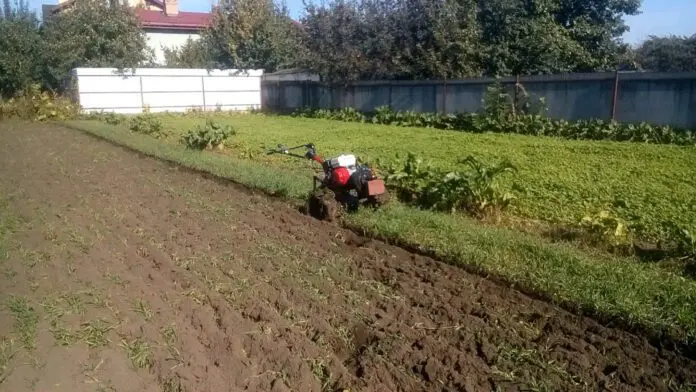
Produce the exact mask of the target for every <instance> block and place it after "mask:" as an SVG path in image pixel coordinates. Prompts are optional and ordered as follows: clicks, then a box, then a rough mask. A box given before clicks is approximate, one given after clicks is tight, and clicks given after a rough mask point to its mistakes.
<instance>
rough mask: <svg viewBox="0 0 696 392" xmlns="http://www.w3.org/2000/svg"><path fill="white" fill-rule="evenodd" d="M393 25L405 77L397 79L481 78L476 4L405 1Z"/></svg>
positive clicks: (465, 0)
mask: <svg viewBox="0 0 696 392" xmlns="http://www.w3.org/2000/svg"><path fill="white" fill-rule="evenodd" d="M392 19H393V21H392V23H394V24H395V26H400V27H401V28H399V29H397V30H396V31H395V33H394V34H395V40H394V42H395V46H396V47H395V49H394V53H396V54H398V55H399V57H400V59H401V63H402V64H403V67H402V68H403V70H405V71H406V73H405V74H400V75H399V74H398V73H397V75H396V76H397V77H399V78H404V77H410V78H417V79H433V78H434V79H443V78H447V79H454V78H464V77H474V76H479V75H480V74H481V67H480V58H479V50H478V49H479V45H480V30H479V28H478V25H477V21H476V4H475V2H474V1H472V0H444V1H432V0H405V1H402V2H400V3H399V7H398V9H397V11H396V15H395V16H394V18H392Z"/></svg>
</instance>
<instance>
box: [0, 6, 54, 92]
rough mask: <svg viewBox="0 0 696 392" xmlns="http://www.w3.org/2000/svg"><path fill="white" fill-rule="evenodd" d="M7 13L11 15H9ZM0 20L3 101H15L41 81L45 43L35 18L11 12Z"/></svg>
mask: <svg viewBox="0 0 696 392" xmlns="http://www.w3.org/2000/svg"><path fill="white" fill-rule="evenodd" d="M6 12H8V11H6ZM9 12H15V13H11V14H10V15H11V17H7V18H5V19H3V18H0V37H2V39H0V97H3V96H4V97H6V98H9V97H13V96H15V95H16V94H18V93H21V92H22V91H23V90H25V89H27V88H30V86H31V85H32V84H33V83H35V81H37V80H41V74H42V56H43V42H42V39H41V35H40V34H39V28H38V21H37V19H36V17H35V16H34V15H33V14H28V13H27V14H22V13H18V12H19V11H16V10H10V11H9Z"/></svg>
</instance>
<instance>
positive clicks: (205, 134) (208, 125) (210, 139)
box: [181, 120, 237, 150]
mask: <svg viewBox="0 0 696 392" xmlns="http://www.w3.org/2000/svg"><path fill="white" fill-rule="evenodd" d="M236 133H237V131H235V130H234V129H233V128H232V126H230V125H225V126H222V125H220V124H218V123H216V122H214V121H213V120H207V121H206V122H205V125H204V126H201V125H198V126H197V127H196V128H194V129H191V130H189V131H188V132H186V134H184V135H183V136H182V138H181V142H182V143H183V144H184V145H186V147H187V148H191V149H195V150H203V149H205V148H222V147H223V146H224V144H223V143H224V142H225V140H227V138H229V137H230V136H232V135H234V134H236Z"/></svg>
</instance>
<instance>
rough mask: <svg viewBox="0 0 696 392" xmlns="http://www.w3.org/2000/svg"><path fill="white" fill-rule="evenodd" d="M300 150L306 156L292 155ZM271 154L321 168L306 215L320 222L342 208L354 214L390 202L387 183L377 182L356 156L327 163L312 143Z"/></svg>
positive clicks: (342, 155)
mask: <svg viewBox="0 0 696 392" xmlns="http://www.w3.org/2000/svg"><path fill="white" fill-rule="evenodd" d="M298 149H304V150H305V153H304V154H297V153H294V152H292V151H295V150H298ZM268 153H269V154H284V155H288V156H292V157H296V158H301V159H309V160H311V161H314V162H316V163H318V164H320V165H321V168H322V173H320V174H318V175H315V176H314V178H313V185H312V191H311V192H310V194H309V197H308V198H307V205H306V212H307V213H308V214H310V215H311V216H313V217H315V218H317V219H320V220H328V221H331V220H334V219H335V218H336V216H337V214H338V212H339V210H340V209H341V208H345V209H346V210H348V211H351V210H355V209H357V208H358V207H359V206H361V205H363V206H364V205H369V206H373V207H379V206H380V205H382V204H384V203H385V202H386V201H387V198H388V193H387V189H386V187H385V186H384V180H382V179H381V178H377V176H376V175H375V173H374V172H373V171H372V169H370V168H369V167H368V166H366V165H364V164H361V163H359V162H358V160H357V158H356V157H355V155H353V154H341V155H339V156H336V157H333V158H329V159H326V160H324V159H323V158H322V157H321V156H319V154H317V151H316V148H315V147H314V144H312V143H309V144H303V145H300V146H296V147H286V146H284V145H282V144H279V145H278V148H277V149H274V150H270V151H268Z"/></svg>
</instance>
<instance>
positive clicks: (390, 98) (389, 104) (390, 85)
mask: <svg viewBox="0 0 696 392" xmlns="http://www.w3.org/2000/svg"><path fill="white" fill-rule="evenodd" d="M387 105H388V106H389V109H393V107H392V82H391V81H390V82H389V102H387Z"/></svg>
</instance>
